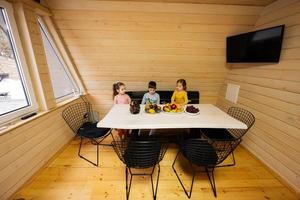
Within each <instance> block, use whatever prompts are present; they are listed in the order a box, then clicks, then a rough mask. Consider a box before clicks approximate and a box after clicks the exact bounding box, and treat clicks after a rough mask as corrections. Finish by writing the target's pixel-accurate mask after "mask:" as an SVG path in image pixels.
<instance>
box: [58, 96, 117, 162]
mask: <svg viewBox="0 0 300 200" xmlns="http://www.w3.org/2000/svg"><path fill="white" fill-rule="evenodd" d="M62 117H63V119H64V120H65V121H66V123H67V124H68V126H69V127H70V128H71V129H72V131H73V132H74V133H75V134H76V136H79V137H80V145H79V150H78V156H79V157H80V158H82V159H84V160H86V161H88V162H89V163H91V164H93V165H95V166H99V145H106V144H101V142H102V141H103V140H104V139H105V138H106V137H107V136H108V135H109V134H111V136H112V137H113V135H112V133H111V129H109V128H97V122H95V121H94V119H93V111H92V106H91V104H90V103H89V102H82V103H76V104H73V105H71V106H69V107H67V108H66V109H64V110H63V112H62ZM84 138H86V139H89V140H90V141H91V143H92V144H94V145H96V147H97V161H96V163H95V162H92V161H90V160H89V159H87V158H86V157H84V156H83V155H81V147H82V142H83V139H84Z"/></svg>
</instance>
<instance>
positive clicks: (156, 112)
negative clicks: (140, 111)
mask: <svg viewBox="0 0 300 200" xmlns="http://www.w3.org/2000/svg"><path fill="white" fill-rule="evenodd" d="M144 111H145V113H148V114H151V115H153V114H158V113H161V112H162V111H161V110H160V111H155V112H154V113H151V112H149V111H146V110H144Z"/></svg>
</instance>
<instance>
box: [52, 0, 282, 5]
mask: <svg viewBox="0 0 300 200" xmlns="http://www.w3.org/2000/svg"><path fill="white" fill-rule="evenodd" d="M47 1H51V0H46V2H47ZM62 1H63V0H62ZM94 1H103V0H94ZM112 1H128V2H163V3H192V4H221V5H247V6H266V5H269V4H271V3H273V2H274V1H276V0H112Z"/></svg>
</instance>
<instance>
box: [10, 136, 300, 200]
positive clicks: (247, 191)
mask: <svg viewBox="0 0 300 200" xmlns="http://www.w3.org/2000/svg"><path fill="white" fill-rule="evenodd" d="M109 139H110V138H108V139H106V141H105V142H107V143H108V142H109ZM77 150H78V140H74V141H72V142H71V143H70V145H68V146H67V147H66V149H65V150H64V151H63V152H62V153H60V154H59V155H58V156H57V157H56V158H55V159H53V160H52V161H51V162H50V163H49V164H48V166H47V167H46V168H44V169H43V170H41V171H40V173H38V174H37V175H36V176H35V177H34V178H33V179H32V180H31V181H30V182H29V183H28V184H27V185H25V186H24V187H23V188H22V189H21V190H19V191H18V192H17V193H16V194H15V195H14V196H13V197H12V199H18V200H20V199H22V200H24V199H26V200H28V199H47V200H51V199H55V200H61V199H80V200H84V199H98V200H101V199H114V200H121V199H125V174H124V165H123V164H122V163H121V161H120V160H119V159H118V157H117V156H116V154H115V153H114V151H113V149H112V148H111V147H101V154H100V160H101V166H100V167H94V166H92V165H90V164H89V163H87V162H86V161H84V160H82V159H80V158H79V157H78V156H77ZM94 150H95V147H94V146H92V145H90V144H88V143H87V144H86V145H85V146H84V151H83V153H85V154H86V155H88V156H89V157H91V158H93V156H95V152H94ZM176 151H177V147H176V146H175V145H173V146H171V147H170V148H169V149H168V151H167V153H166V155H165V158H164V160H163V161H162V163H161V177H160V182H159V189H158V197H157V199H164V200H165V199H172V200H173V199H184V200H187V199H188V198H187V197H186V195H185V194H184V192H183V190H182V188H181V186H180V185H179V182H178V180H177V178H176V176H175V174H174V172H173V170H172V167H171V165H172V162H173V160H174V157H175V153H176ZM236 160H237V165H236V166H235V167H230V168H217V169H216V171H215V177H216V185H217V192H218V198H217V199H228V200H233V199H238V200H243V199H251V200H259V199H282V200H289V199H299V198H297V196H296V194H294V193H292V192H291V191H290V190H289V189H288V188H287V187H285V186H284V185H283V184H282V183H281V182H280V181H279V180H278V179H276V178H275V177H274V176H273V175H272V174H271V173H270V172H269V171H268V170H267V169H266V168H265V167H264V166H263V165H262V164H261V163H260V162H259V161H257V160H256V159H255V158H254V157H253V156H252V155H251V154H249V153H248V152H247V151H246V150H245V149H244V148H243V147H239V148H238V149H237V151H236ZM176 167H177V169H178V170H179V171H180V172H181V175H182V178H183V180H184V183H185V185H188V184H190V183H191V182H190V181H191V179H190V174H189V173H188V172H187V170H185V169H187V168H186V167H185V162H184V159H180V162H179V163H178V165H177V166H176ZM130 199H132V200H133V199H152V193H151V185H150V179H149V178H148V177H135V178H133V185H132V190H131V194H130ZM191 199H203V200H208V199H216V198H214V196H213V193H212V190H211V188H210V184H209V181H208V178H207V177H206V175H205V174H201V173H200V174H199V175H197V177H196V180H195V184H194V190H193V194H192V198H191Z"/></svg>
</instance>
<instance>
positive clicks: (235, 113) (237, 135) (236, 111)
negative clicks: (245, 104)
mask: <svg viewBox="0 0 300 200" xmlns="http://www.w3.org/2000/svg"><path fill="white" fill-rule="evenodd" d="M227 114H229V115H230V116H232V117H234V118H236V119H237V120H240V121H242V122H243V123H245V124H246V125H247V129H227V130H228V132H229V133H230V134H231V135H232V136H233V138H232V139H233V140H237V141H239V143H240V142H241V141H242V137H243V136H244V135H245V134H246V133H247V132H248V130H249V129H250V128H251V127H252V126H253V124H254V123H255V117H254V115H253V114H252V113H251V112H249V111H247V110H245V109H243V108H239V107H230V108H229V109H228V111H227ZM200 132H201V135H202V137H203V138H209V137H208V136H206V135H205V132H204V131H202V130H201V129H200ZM209 139H214V138H209ZM234 150H235V149H232V153H231V160H232V162H231V163H230V164H222V165H218V166H216V167H232V166H235V165H236V161H235V156H234Z"/></svg>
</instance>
